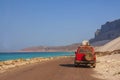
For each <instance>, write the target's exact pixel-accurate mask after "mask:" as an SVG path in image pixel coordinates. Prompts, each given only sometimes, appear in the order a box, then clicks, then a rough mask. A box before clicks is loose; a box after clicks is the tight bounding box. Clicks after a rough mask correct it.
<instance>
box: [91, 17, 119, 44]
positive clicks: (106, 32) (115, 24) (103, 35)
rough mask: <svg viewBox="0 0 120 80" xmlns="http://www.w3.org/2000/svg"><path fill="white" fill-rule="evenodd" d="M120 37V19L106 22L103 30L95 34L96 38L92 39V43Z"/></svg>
mask: <svg viewBox="0 0 120 80" xmlns="http://www.w3.org/2000/svg"><path fill="white" fill-rule="evenodd" d="M119 36H120V19H118V20H115V21H112V22H106V23H105V24H104V25H102V26H101V29H97V31H96V32H95V38H93V39H91V40H90V42H91V43H94V42H98V41H105V40H113V39H115V38H117V37H119Z"/></svg>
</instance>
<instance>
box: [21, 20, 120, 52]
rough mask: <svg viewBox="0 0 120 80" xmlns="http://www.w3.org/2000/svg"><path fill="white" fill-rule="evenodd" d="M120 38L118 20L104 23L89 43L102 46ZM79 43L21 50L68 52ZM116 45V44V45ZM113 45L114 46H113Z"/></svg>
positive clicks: (119, 23)
mask: <svg viewBox="0 0 120 80" xmlns="http://www.w3.org/2000/svg"><path fill="white" fill-rule="evenodd" d="M119 36H120V19H118V20H114V21H111V22H106V23H105V24H103V25H102V26H101V29H97V31H96V32H95V37H94V38H93V39H90V40H89V41H90V43H91V44H92V45H93V46H103V45H105V44H106V43H108V42H110V41H112V40H113V39H115V38H117V37H119ZM80 44H81V43H75V44H71V45H66V46H37V47H29V48H25V49H22V50H20V51H24V52H62V51H63V52H68V51H75V50H76V49H77V47H78V46H80ZM116 44H117V43H116ZM114 45H115V44H114Z"/></svg>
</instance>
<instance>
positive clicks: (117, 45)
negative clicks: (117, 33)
mask: <svg viewBox="0 0 120 80" xmlns="http://www.w3.org/2000/svg"><path fill="white" fill-rule="evenodd" d="M118 49H120V37H118V38H116V39H114V40H112V41H110V42H108V43H107V44H105V45H104V46H101V47H98V48H97V49H96V51H100V52H105V51H114V50H118Z"/></svg>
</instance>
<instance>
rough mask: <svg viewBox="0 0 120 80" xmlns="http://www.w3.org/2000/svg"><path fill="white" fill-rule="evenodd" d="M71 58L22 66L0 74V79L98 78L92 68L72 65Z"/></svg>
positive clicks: (90, 79) (69, 79)
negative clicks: (94, 75)
mask: <svg viewBox="0 0 120 80" xmlns="http://www.w3.org/2000/svg"><path fill="white" fill-rule="evenodd" d="M73 61H74V59H73V58H61V59H55V60H50V61H47V62H42V63H39V64H34V65H31V66H24V67H22V68H18V69H14V70H12V71H9V72H7V73H3V74H0V80H100V79H97V78H94V77H92V75H93V74H95V73H94V72H93V70H92V68H86V67H77V68H76V67H74V65H73Z"/></svg>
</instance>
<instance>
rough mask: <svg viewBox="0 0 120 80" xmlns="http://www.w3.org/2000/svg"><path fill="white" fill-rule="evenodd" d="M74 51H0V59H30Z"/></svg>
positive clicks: (70, 53) (61, 54) (62, 54)
mask: <svg viewBox="0 0 120 80" xmlns="http://www.w3.org/2000/svg"><path fill="white" fill-rule="evenodd" d="M71 55H74V52H0V61H6V60H16V59H21V58H22V59H31V58H38V57H40V58H48V57H58V56H71Z"/></svg>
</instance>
